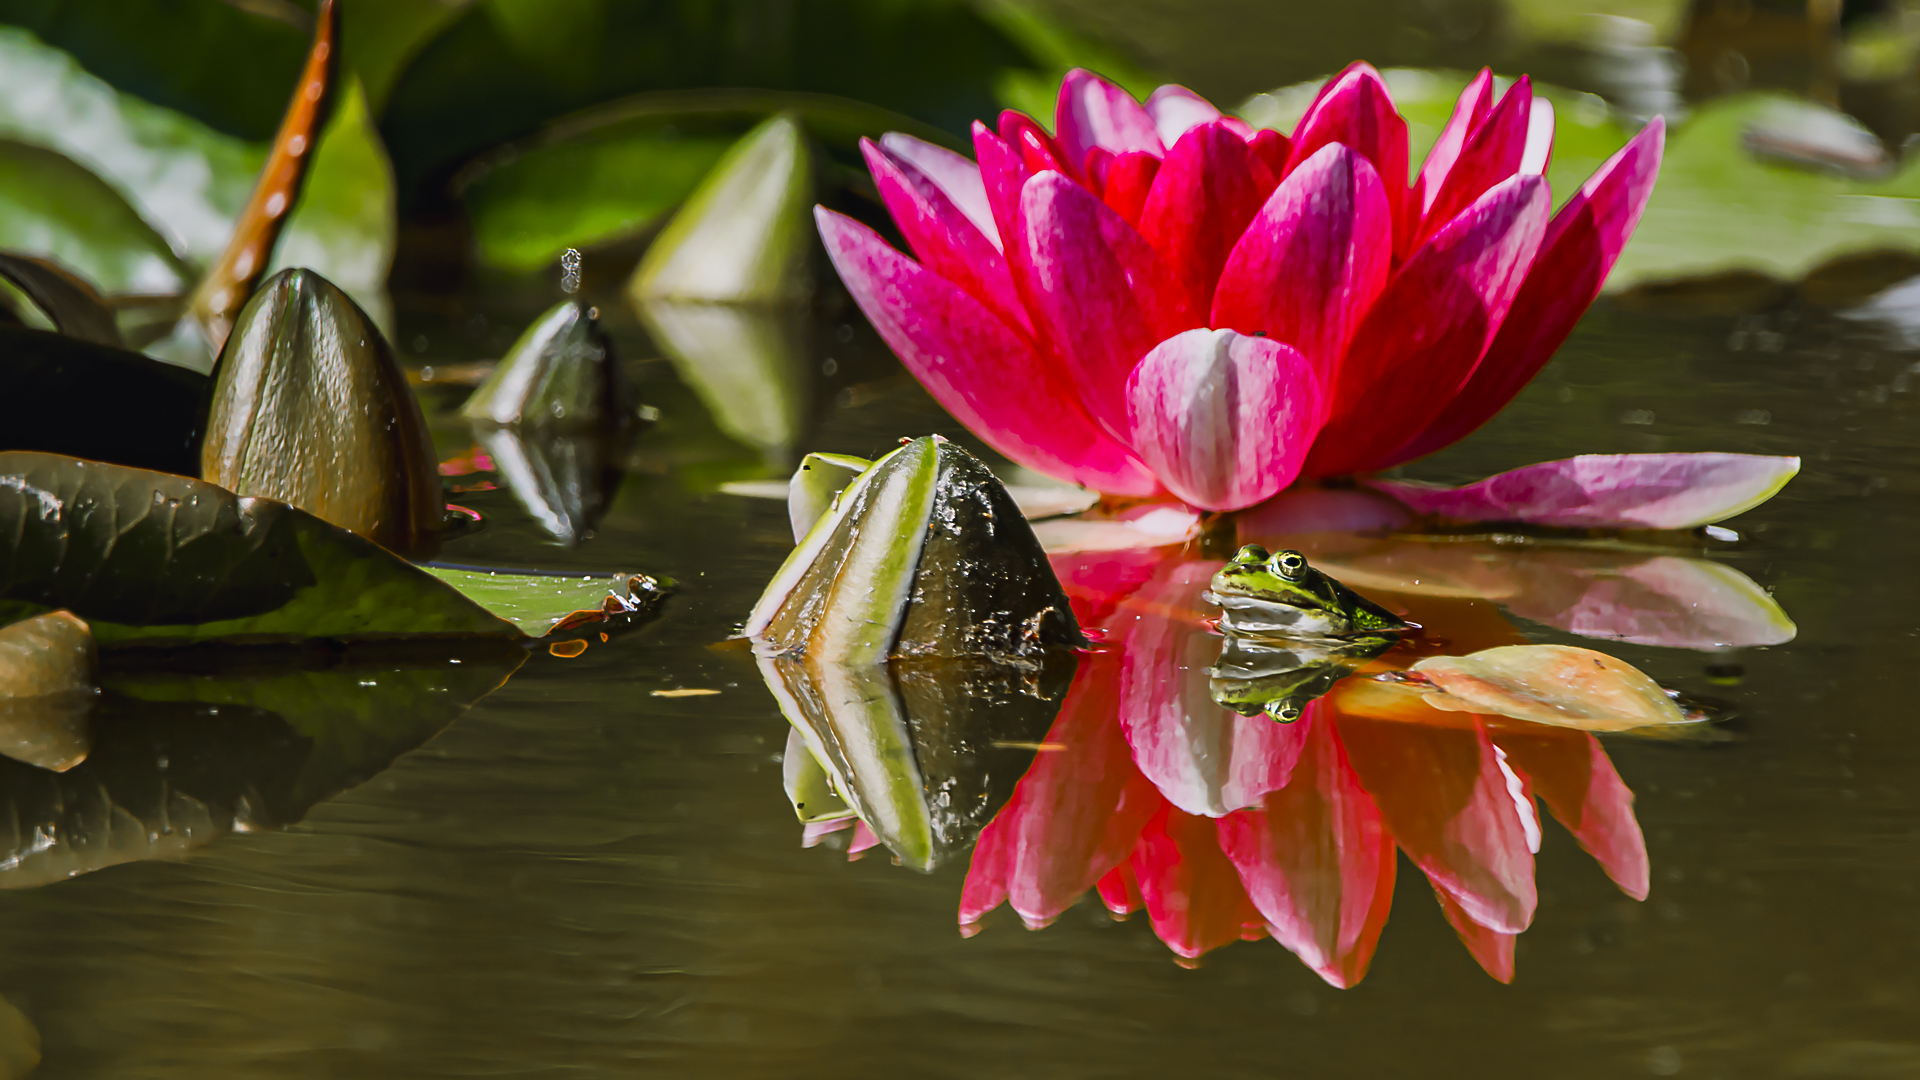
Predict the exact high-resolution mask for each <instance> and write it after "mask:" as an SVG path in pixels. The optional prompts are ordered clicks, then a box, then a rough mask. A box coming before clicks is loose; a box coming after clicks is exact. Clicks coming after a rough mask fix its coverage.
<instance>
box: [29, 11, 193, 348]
mask: <svg viewBox="0 0 1920 1080" xmlns="http://www.w3.org/2000/svg"><path fill="white" fill-rule="evenodd" d="M5 54H6V49H5V35H4V31H3V29H0V65H4V63H5V59H4V57H5ZM3 107H4V106H0V108H3ZM0 247H4V248H7V249H9V250H12V251H16V252H22V253H31V254H34V255H39V256H43V257H45V258H48V259H51V260H54V261H55V262H57V263H59V264H60V265H61V266H63V267H66V268H68V269H70V270H72V271H73V272H74V273H77V274H79V275H80V276H81V277H83V278H85V279H86V280H87V281H89V282H91V283H92V286H91V287H94V288H100V289H105V290H107V291H108V292H118V293H126V292H147V293H170V292H177V291H179V290H180V289H182V288H185V287H186V283H187V280H188V272H187V269H186V267H185V266H184V265H183V264H182V263H181V262H180V260H179V258H178V257H176V256H175V255H174V253H173V249H172V248H171V247H169V246H168V244H167V241H166V240H165V239H164V238H163V237H161V235H160V234H159V233H156V232H154V231H153V227H152V226H150V225H148V224H147V223H146V221H145V220H144V219H142V218H141V216H140V213H139V211H137V210H135V209H134V208H133V207H132V206H130V205H128V203H127V200H126V199H125V198H124V197H123V196H122V195H121V194H120V193H119V192H118V191H116V190H114V188H113V187H112V186H110V185H109V184H108V183H107V182H106V181H104V180H102V179H100V178H99V177H98V176H95V175H94V174H93V173H92V172H91V171H89V170H88V169H87V167H86V166H84V165H81V164H80V163H78V162H76V161H73V160H71V159H69V158H67V157H65V156H63V155H62V154H60V153H59V152H58V151H54V150H48V149H44V148H42V147H39V146H33V145H29V144H27V143H23V142H15V141H13V140H12V139H0ZM29 295H31V293H29ZM49 314H50V315H51V312H50V313H49ZM55 321H56V322H58V320H57V319H56V320H55ZM93 340H100V339H99V338H98V337H97V336H95V337H94V338H93ZM111 344H118V341H114V342H111Z"/></svg>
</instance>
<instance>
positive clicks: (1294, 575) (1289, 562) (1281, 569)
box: [1273, 551, 1307, 581]
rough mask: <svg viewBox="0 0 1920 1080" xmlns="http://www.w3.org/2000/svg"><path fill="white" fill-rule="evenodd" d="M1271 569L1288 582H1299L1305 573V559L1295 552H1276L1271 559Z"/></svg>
mask: <svg viewBox="0 0 1920 1080" xmlns="http://www.w3.org/2000/svg"><path fill="white" fill-rule="evenodd" d="M1273 569H1274V572H1275V573H1277V574H1279V575H1280V576H1281V577H1283V578H1286V579H1287V580H1288V581H1299V580H1300V576H1301V575H1302V574H1304V573H1306V572H1307V558H1306V556H1304V555H1302V554H1300V553H1299V552H1297V551H1282V552H1278V553H1276V554H1275V555H1274V557H1273Z"/></svg>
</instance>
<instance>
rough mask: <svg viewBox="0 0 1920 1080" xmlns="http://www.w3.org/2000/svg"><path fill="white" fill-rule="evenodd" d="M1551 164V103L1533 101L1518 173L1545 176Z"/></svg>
mask: <svg viewBox="0 0 1920 1080" xmlns="http://www.w3.org/2000/svg"><path fill="white" fill-rule="evenodd" d="M1552 162H1553V102H1551V101H1548V100H1547V99H1546V98H1543V97H1537V98H1534V99H1533V115H1532V118H1531V119H1529V120H1528V121H1527V147H1526V152H1525V153H1523V154H1521V155H1520V171H1521V172H1523V173H1527V174H1529V175H1533V176H1543V175H1545V174H1546V171H1547V166H1548V165H1550V164H1552Z"/></svg>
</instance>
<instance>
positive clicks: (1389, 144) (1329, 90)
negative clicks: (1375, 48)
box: [1292, 64, 1410, 237]
mask: <svg viewBox="0 0 1920 1080" xmlns="http://www.w3.org/2000/svg"><path fill="white" fill-rule="evenodd" d="M1292 142H1293V160H1294V161H1295V162H1304V161H1306V160H1307V159H1308V158H1310V157H1312V156H1313V154H1315V153H1316V152H1318V151H1319V149H1320V148H1321V147H1323V146H1325V145H1327V144H1328V143H1342V144H1344V145H1346V146H1350V147H1352V148H1353V149H1354V150H1355V151H1356V152H1358V153H1359V154H1360V156H1361V157H1364V158H1366V159H1367V160H1368V161H1369V162H1371V163H1372V165H1373V169H1374V172H1376V173H1378V174H1379V175H1380V176H1381V177H1382V178H1383V179H1384V180H1385V181H1386V185H1387V200H1388V202H1389V204H1390V205H1391V206H1392V209H1393V217H1394V230H1393V231H1394V235H1395V236H1396V237H1400V236H1404V235H1406V234H1407V232H1408V231H1409V228H1410V222H1409V221H1408V220H1407V217H1406V214H1407V208H1408V206H1409V200H1408V198H1407V195H1408V191H1407V189H1406V188H1405V187H1403V186H1401V185H1402V180H1401V178H1402V177H1404V176H1406V175H1407V122H1406V121H1405V120H1403V119H1401V118H1400V113H1399V112H1398V111H1397V110H1395V108H1394V106H1393V95H1392V94H1391V93H1389V92H1388V91H1387V84H1386V80H1384V79H1382V78H1381V77H1380V73H1379V72H1378V71H1375V70H1374V69H1373V67H1372V66H1371V65H1369V64H1354V65H1353V66H1351V67H1349V68H1347V70H1346V71H1345V72H1344V73H1342V74H1341V75H1340V77H1339V78H1337V79H1335V80H1334V81H1333V82H1332V83H1331V84H1330V85H1329V86H1327V87H1324V88H1323V89H1322V91H1321V96H1320V98H1319V99H1318V100H1317V101H1315V102H1314V103H1313V106H1312V107H1311V108H1309V109H1308V110H1307V113H1306V115H1305V116H1302V117H1301V118H1300V124H1299V126H1298V127H1296V128H1294V131H1293V140H1292ZM1295 167H1298V166H1297V165H1296V166H1295Z"/></svg>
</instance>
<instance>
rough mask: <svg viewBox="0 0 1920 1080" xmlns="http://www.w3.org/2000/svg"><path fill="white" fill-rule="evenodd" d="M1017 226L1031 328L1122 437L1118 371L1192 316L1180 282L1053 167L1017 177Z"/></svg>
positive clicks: (1097, 415)
mask: <svg viewBox="0 0 1920 1080" xmlns="http://www.w3.org/2000/svg"><path fill="white" fill-rule="evenodd" d="M1019 228H1020V238H1021V242H1022V244H1021V247H1020V250H1019V251H1017V252H1015V253H1014V254H1013V272H1014V283H1015V285H1016V286H1018V287H1019V289H1020V291H1021V297H1022V299H1023V300H1024V301H1025V302H1026V307H1027V310H1028V312H1030V313H1031V314H1032V315H1033V321H1034V330H1035V331H1036V332H1037V333H1038V334H1039V335H1040V337H1041V338H1042V339H1043V340H1045V341H1046V342H1047V343H1048V345H1049V346H1050V347H1051V348H1052V349H1053V351H1054V354H1055V355H1057V356H1059V357H1060V358H1061V359H1062V360H1064V361H1065V366H1066V370H1067V373H1069V375H1070V377H1071V378H1073V379H1074V380H1075V382H1076V384H1077V385H1078V387H1079V390H1080V394H1081V398H1082V400H1083V402H1084V403H1085V404H1086V406H1087V411H1088V412H1090V413H1092V414H1093V417H1094V419H1095V420H1097V421H1099V422H1100V423H1101V425H1102V426H1104V427H1105V428H1106V429H1107V430H1108V431H1110V432H1113V433H1114V434H1116V435H1119V436H1121V437H1123V438H1124V436H1125V432H1126V430H1127V405H1126V391H1127V375H1128V373H1129V372H1131V371H1132V370H1133V366H1134V365H1135V364H1136V363H1138V362H1139V361H1140V358H1141V357H1143V356H1145V355H1146V354H1147V353H1148V351H1149V350H1151V349H1152V348H1153V347H1154V345H1155V344H1157V343H1159V342H1161V341H1164V340H1166V339H1167V338H1170V337H1172V336H1173V335H1175V334H1177V333H1179V332H1180V331H1182V330H1185V329H1187V328H1189V327H1191V326H1193V325H1195V324H1196V321H1197V320H1195V319H1194V318H1193V316H1192V315H1191V314H1190V308H1189V307H1188V305H1187V303H1186V289H1185V288H1184V287H1183V286H1182V285H1181V284H1180V281H1179V279H1178V278H1176V277H1175V276H1174V274H1173V271H1172V270H1170V269H1168V267H1167V264H1166V263H1165V262H1163V261H1162V260H1161V258H1160V256H1159V255H1157V254H1155V252H1154V250H1153V248H1152V247H1151V246H1150V245H1149V244H1148V243H1147V242H1146V240H1145V239H1143V238H1142V237H1141V236H1140V234H1139V233H1138V232H1135V231H1134V229H1133V226H1131V225H1128V224H1127V223H1126V222H1125V221H1124V220H1122V219H1121V217H1120V215H1118V214H1116V213H1114V212H1113V211H1112V210H1111V209H1109V208H1108V207H1107V206H1106V205H1105V204H1104V203H1102V202H1100V201H1099V200H1098V199H1095V198H1094V197H1093V193H1092V192H1090V191H1088V190H1087V189H1086V188H1084V187H1081V186H1080V185H1079V184H1076V183H1074V182H1073V181H1072V180H1069V179H1067V178H1066V177H1065V176H1062V175H1060V174H1059V173H1053V172H1045V173H1040V174H1038V175H1036V176H1034V177H1032V178H1030V179H1029V180H1028V181H1027V185H1026V187H1025V188H1024V189H1022V191H1021V193H1020V221H1019ZM1008 377H1009V378H1018V377H1025V376H1014V375H1013V374H1012V373H1011V372H1010V373H1009V375H1008ZM1009 389H1010V388H1009ZM1096 486H1097V485H1096ZM1100 490H1102V491H1111V490H1115V489H1112V488H1101V489H1100Z"/></svg>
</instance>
